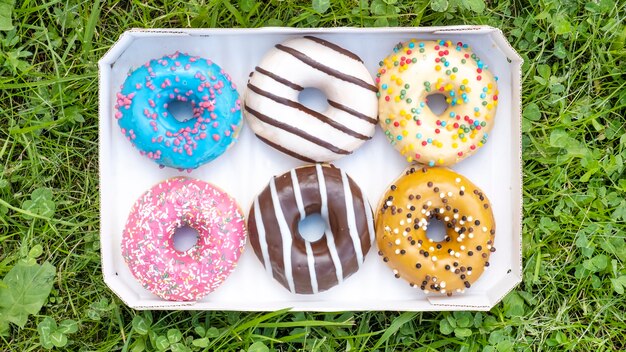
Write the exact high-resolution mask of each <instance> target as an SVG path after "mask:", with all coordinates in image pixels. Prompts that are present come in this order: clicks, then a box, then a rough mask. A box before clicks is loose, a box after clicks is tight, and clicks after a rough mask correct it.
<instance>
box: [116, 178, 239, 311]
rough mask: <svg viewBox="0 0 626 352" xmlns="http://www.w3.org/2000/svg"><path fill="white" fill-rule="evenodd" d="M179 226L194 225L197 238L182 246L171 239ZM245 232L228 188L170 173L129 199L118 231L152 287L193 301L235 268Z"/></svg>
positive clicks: (136, 271)
mask: <svg viewBox="0 0 626 352" xmlns="http://www.w3.org/2000/svg"><path fill="white" fill-rule="evenodd" d="M182 226H190V227H192V228H193V229H195V230H196V231H198V241H197V243H196V244H195V245H194V246H193V247H191V248H190V249H188V250H187V251H185V252H181V251H178V250H176V249H175V248H174V243H173V234H174V232H175V231H176V229H178V228H180V227H182ZM246 235H247V232H246V228H245V220H244V217H243V215H242V212H241V210H240V209H239V206H238V205H237V203H236V201H235V200H234V199H233V198H231V197H230V196H229V195H228V194H227V193H226V192H224V191H222V190H220V189H218V188H217V187H215V186H213V185H211V184H209V183H206V182H203V181H200V180H195V179H191V178H187V177H174V178H170V179H168V180H165V181H163V182H161V183H159V184H157V185H155V186H153V187H152V188H150V189H149V190H148V191H147V192H146V193H144V194H143V195H142V196H141V197H139V199H138V200H137V201H136V202H135V204H134V205H133V207H132V209H131V212H130V215H129V216H128V220H127V221H126V226H125V228H124V232H123V235H122V256H123V257H124V260H125V261H126V263H127V264H128V267H129V269H130V271H131V272H132V274H133V275H134V276H135V278H136V279H137V280H138V281H139V282H140V283H141V284H142V286H143V287H145V288H146V289H148V290H150V291H151V292H152V293H154V294H156V295H157V296H159V297H161V298H164V299H167V300H172V301H195V300H198V299H200V298H202V297H203V296H204V295H206V294H208V293H210V292H212V291H213V290H215V289H216V288H217V287H218V286H220V285H221V284H222V282H224V280H225V279H226V278H227V277H228V275H229V274H230V273H231V272H232V271H233V269H234V268H235V266H236V264H237V261H238V260H239V257H240V256H241V253H242V251H243V247H244V245H245V243H246Z"/></svg>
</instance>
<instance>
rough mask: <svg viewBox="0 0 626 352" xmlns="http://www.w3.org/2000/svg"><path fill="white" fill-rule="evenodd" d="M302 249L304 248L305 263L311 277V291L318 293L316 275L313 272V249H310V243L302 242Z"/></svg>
mask: <svg viewBox="0 0 626 352" xmlns="http://www.w3.org/2000/svg"><path fill="white" fill-rule="evenodd" d="M304 248H306V261H307V264H308V265H309V276H310V277H311V290H312V291H313V293H317V292H318V288H317V273H316V272H315V257H314V256H313V248H311V242H309V241H304Z"/></svg>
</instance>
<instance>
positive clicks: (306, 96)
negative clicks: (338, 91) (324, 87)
mask: <svg viewBox="0 0 626 352" xmlns="http://www.w3.org/2000/svg"><path fill="white" fill-rule="evenodd" d="M298 101H299V102H300V104H302V105H304V106H306V107H307V108H309V109H311V110H315V111H317V112H319V113H322V112H324V111H326V109H328V100H327V98H326V94H324V92H322V91H321V90H319V89H317V88H313V87H309V88H304V89H303V90H302V91H301V92H300V94H299V95H298Z"/></svg>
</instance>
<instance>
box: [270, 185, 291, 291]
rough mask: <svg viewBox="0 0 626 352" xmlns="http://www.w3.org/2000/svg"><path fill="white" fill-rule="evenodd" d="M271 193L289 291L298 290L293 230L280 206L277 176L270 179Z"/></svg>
mask: <svg viewBox="0 0 626 352" xmlns="http://www.w3.org/2000/svg"><path fill="white" fill-rule="evenodd" d="M270 193H271V194H272V204H273V208H274V213H275V214H276V221H277V222H278V227H279V229H280V236H281V239H282V242H283V262H284V263H285V264H284V265H285V278H286V279H287V284H288V285H289V291H291V292H296V288H295V283H294V282H293V273H292V271H293V268H292V266H291V243H292V238H291V231H289V225H288V224H287V221H286V220H285V215H284V214H283V209H282V208H281V206H280V200H279V199H278V193H277V192H276V183H275V178H274V177H272V179H271V181H270Z"/></svg>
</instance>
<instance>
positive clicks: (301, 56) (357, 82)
mask: <svg viewBox="0 0 626 352" xmlns="http://www.w3.org/2000/svg"><path fill="white" fill-rule="evenodd" d="M276 48H277V49H278V50H282V51H284V52H286V53H288V54H290V55H291V56H293V57H295V58H296V59H298V60H300V61H302V62H304V63H305V64H307V65H309V66H311V67H313V68H315V69H317V70H319V71H322V72H324V73H326V74H328V75H330V76H333V77H336V78H339V79H340V80H343V81H346V82H350V83H352V84H355V85H357V86H359V87H362V88H365V89H368V90H371V91H372V92H375V93H376V92H378V88H376V86H374V85H371V84H369V83H367V82H365V81H364V80H362V79H360V78H356V77H354V76H350V75H347V74H345V73H343V72H340V71H337V70H335V69H334V68H332V67H328V66H326V65H323V64H321V63H319V62H317V61H315V60H313V59H312V58H310V57H309V56H307V55H306V54H304V53H302V52H300V51H298V50H296V49H294V48H290V47H288V46H284V45H282V44H276Z"/></svg>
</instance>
